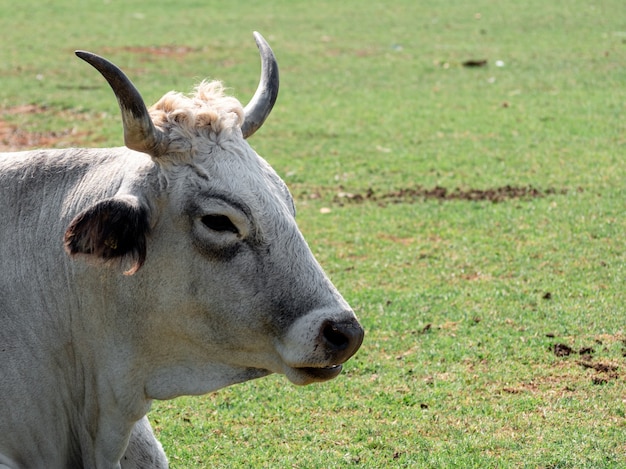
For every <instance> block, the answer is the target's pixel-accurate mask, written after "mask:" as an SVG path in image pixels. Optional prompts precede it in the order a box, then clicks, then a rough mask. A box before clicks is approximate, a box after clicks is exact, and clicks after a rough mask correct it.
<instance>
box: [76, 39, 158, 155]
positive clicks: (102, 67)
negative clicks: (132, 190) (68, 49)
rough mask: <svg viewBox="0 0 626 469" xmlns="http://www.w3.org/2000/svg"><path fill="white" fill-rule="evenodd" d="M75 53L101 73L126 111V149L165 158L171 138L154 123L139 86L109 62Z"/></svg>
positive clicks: (124, 117)
mask: <svg viewBox="0 0 626 469" xmlns="http://www.w3.org/2000/svg"><path fill="white" fill-rule="evenodd" d="M75 54H76V55H77V56H78V57H80V58H81V59H83V60H84V61H85V62H87V63H88V64H90V65H91V66H93V67H94V68H95V69H96V70H98V71H99V72H100V73H101V74H102V76H103V77H104V78H105V79H106V81H107V82H108V83H109V85H110V86H111V89H112V90H113V92H114V93H115V97H116V98H117V102H118V103H119V105H120V111H121V112H122V123H123V125H124V143H125V144H126V146H127V147H128V148H130V149H131V150H136V151H140V152H143V153H147V154H149V155H150V156H152V157H154V158H158V157H159V156H161V155H163V154H164V153H165V151H166V149H167V145H168V139H167V137H166V135H165V134H164V133H163V132H161V131H160V130H159V129H157V128H156V127H155V126H154V124H153V123H152V119H151V118H150V114H148V109H147V108H146V105H145V103H144V101H143V98H142V97H141V94H139V91H137V88H135V85H133V84H132V82H131V81H130V80H129V79H128V77H127V76H126V75H124V73H123V72H122V71H121V70H120V69H119V68H117V66H115V65H114V64H112V63H111V62H109V61H108V60H107V59H105V58H103V57H100V56H98V55H96V54H92V53H91V52H86V51H81V50H77V51H76V52H75Z"/></svg>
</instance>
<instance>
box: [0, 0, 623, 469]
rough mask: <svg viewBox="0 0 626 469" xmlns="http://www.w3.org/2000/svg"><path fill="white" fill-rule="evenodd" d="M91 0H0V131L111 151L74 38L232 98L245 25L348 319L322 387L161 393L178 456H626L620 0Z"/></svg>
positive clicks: (301, 464) (511, 460) (299, 459)
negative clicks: (329, 378)
mask: <svg viewBox="0 0 626 469" xmlns="http://www.w3.org/2000/svg"><path fill="white" fill-rule="evenodd" d="M90 3H91V4H90V5H84V4H81V6H80V7H78V6H76V5H77V4H76V3H75V2H70V1H68V0H59V1H55V2H51V1H50V2H35V1H33V0H23V1H21V2H15V1H8V0H0V10H2V14H1V15H0V31H2V46H1V47H0V82H1V83H2V86H1V87H0V146H2V148H4V149H17V148H24V147H33V146H69V145H85V146H103V145H119V144H121V141H122V140H121V135H120V133H121V132H120V123H119V115H118V109H117V104H116V102H115V99H114V98H113V96H112V94H111V92H110V90H109V88H108V86H107V85H106V84H105V82H104V80H103V79H102V78H101V77H100V76H99V75H98V74H97V73H96V72H95V71H94V70H92V69H91V68H90V67H89V66H87V65H86V64H84V63H82V62H81V61H80V60H78V59H76V58H75V57H74V56H73V54H72V51H73V50H74V49H87V50H92V51H94V52H96V53H101V54H103V55H105V56H107V57H109V58H110V59H111V60H113V61H114V62H115V63H117V64H118V65H120V66H121V67H122V68H123V69H124V70H125V71H126V72H127V73H128V75H129V76H130V77H131V79H132V80H133V81H134V83H135V84H136V85H137V86H138V88H139V89H140V90H141V92H142V94H143V95H144V98H145V99H146V101H147V102H148V103H152V102H154V101H155V100H156V99H158V98H159V97H160V96H161V95H162V94H163V93H164V92H165V91H168V90H170V89H177V90H180V91H189V90H190V89H191V87H192V86H193V84H195V83H197V82H198V81H199V80H200V79H202V78H205V77H214V78H220V79H222V80H224V81H225V83H226V84H227V85H228V86H229V87H231V88H232V90H233V93H234V94H235V95H236V96H238V97H239V98H240V99H241V100H242V101H244V102H245V101H247V99H248V98H249V97H250V96H251V95H252V93H253V91H254V89H255V87H256V83H257V77H258V70H259V64H258V55H257V51H256V48H255V46H254V41H253V38H252V35H251V32H252V31H253V30H259V31H261V32H262V33H263V34H264V35H265V37H266V38H267V39H268V40H269V41H270V43H271V44H272V46H273V48H274V51H275V52H276V55H277V57H278V60H279V63H280V65H281V94H280V96H279V100H278V103H277V106H276V109H275V111H274V112H273V114H272V116H271V117H270V118H269V120H268V122H267V123H266V125H265V127H264V128H263V129H262V130H261V131H260V132H259V133H258V134H257V135H255V136H254V137H253V138H252V139H251V144H252V145H253V146H254V147H255V148H256V149H257V151H258V152H259V153H260V154H262V155H264V156H265V157H266V158H267V159H268V160H269V161H270V163H271V164H272V165H273V166H274V167H275V168H276V169H277V171H278V172H279V173H280V174H281V175H282V176H283V177H284V179H285V180H286V182H287V183H288V184H289V186H290V188H291V190H292V192H293V194H294V196H295V198H296V202H297V206H298V211H299V213H298V219H299V224H300V226H301V229H302V231H303V233H304V234H305V236H306V237H307V239H308V241H309V243H310V244H311V246H312V249H313V250H314V252H315V253H316V255H317V256H318V258H319V260H320V262H321V263H322V265H323V266H324V267H325V268H326V269H327V271H328V273H329V274H330V275H331V277H332V279H333V281H334V282H335V283H336V284H337V286H338V287H339V288H340V290H341V291H342V292H343V293H344V296H345V297H346V299H347V300H348V301H349V302H350V303H351V304H352V305H353V307H354V308H355V309H356V311H357V312H358V315H359V317H360V319H361V320H362V323H363V325H364V326H365V329H366V339H365V342H364V345H363V348H362V349H361V350H360V352H359V353H358V354H357V356H356V357H355V358H354V359H353V360H352V361H350V362H349V363H348V364H347V365H346V367H345V372H344V373H343V374H342V375H341V376H340V377H339V378H338V379H336V380H335V381H333V382H330V383H326V384H323V385H316V386H310V387H305V388H298V387H294V386H292V385H290V384H289V383H288V382H287V381H286V380H285V378H284V377H281V376H272V377H269V378H264V379H262V380H259V381H255V382H249V383H245V384H242V385H237V386H233V387H230V388H227V389H224V390H221V391H219V392H217V393H215V394H211V395H208V396H204V397H189V398H180V399H177V400H174V401H170V402H157V403H155V405H154V407H153V410H152V412H151V414H150V416H151V419H152V421H153V424H154V426H155V428H156V432H157V434H158V435H159V437H160V439H161V440H162V442H163V444H164V446H165V449H166V451H167V453H168V455H169V457H170V460H171V465H172V467H173V468H187V467H214V468H232V467H294V468H343V467H377V468H381V467H463V468H471V467H476V468H488V467H494V468H495V467H498V468H501V467H528V468H584V467H587V468H603V467H604V468H610V467H615V468H618V467H625V466H626V439H625V435H626V358H625V357H626V327H625V320H626V314H625V313H626V311H625V305H626V294H625V290H626V288H625V286H626V285H625V275H626V270H625V264H626V254H625V249H624V248H625V235H624V233H625V230H626V217H625V215H626V197H625V196H626V194H625V192H624V183H625V180H626V163H625V160H624V158H625V154H626V120H625V118H624V116H625V112H626V21H625V18H626V17H625V16H624V14H623V13H624V5H623V2H622V1H618V0H604V1H601V2H587V1H582V0H571V1H569V2H545V1H537V0H530V1H528V2H521V3H520V2H516V1H512V0H504V1H502V2H490V1H486V0H477V1H472V2H469V1H454V2H440V1H434V0H425V1H419V2H416V1H415V0H395V1H389V2H377V1H364V0H363V1H362V0H358V1H357V0H346V1H342V2H336V1H327V0H322V1H319V2H304V1H291V0H289V1H287V0H272V1H259V0H255V1H250V2H240V3H233V2H215V1H212V0H209V1H204V2H194V1H190V0H189V1H188V0H185V1H180V2H171V1H170V2H165V1H161V0H156V1H152V2H146V1H139V0H131V1H126V2H116V1H101V2H90ZM485 60H486V63H484V62H483V61H485Z"/></svg>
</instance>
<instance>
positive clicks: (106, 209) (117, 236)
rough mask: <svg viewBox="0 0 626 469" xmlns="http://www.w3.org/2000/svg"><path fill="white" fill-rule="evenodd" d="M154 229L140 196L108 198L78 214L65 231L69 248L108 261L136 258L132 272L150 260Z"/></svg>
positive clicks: (73, 252) (73, 251)
mask: <svg viewBox="0 0 626 469" xmlns="http://www.w3.org/2000/svg"><path fill="white" fill-rule="evenodd" d="M149 230H150V226H149V222H148V209H147V208H146V207H145V206H143V205H142V204H141V203H140V202H139V200H138V199H137V198H136V197H133V196H127V197H115V198H111V199H105V200H103V201H101V202H98V203H97V204H95V205H93V206H91V207H89V208H88V209H87V210H85V211H83V212H81V213H80V214H78V215H77V216H76V217H75V218H74V219H73V220H72V222H71V223H70V225H69V226H68V228H67V230H66V231H65V250H66V251H67V252H68V253H69V254H70V255H71V256H75V255H77V254H85V255H88V256H89V257H91V258H94V259H97V260H100V261H103V262H106V261H111V260H120V261H122V260H125V259H128V260H130V261H131V262H132V266H131V268H130V269H128V270H127V271H126V272H124V273H125V274H126V275H132V274H134V273H135V272H137V270H139V268H140V267H141V266H142V265H143V263H144V262H145V260H146V237H147V235H148V232H149Z"/></svg>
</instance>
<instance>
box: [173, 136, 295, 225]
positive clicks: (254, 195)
mask: <svg viewBox="0 0 626 469" xmlns="http://www.w3.org/2000/svg"><path fill="white" fill-rule="evenodd" d="M229 140H230V141H229V142H223V144H222V145H214V144H212V143H211V142H205V148H204V149H203V150H200V149H198V150H199V151H198V152H197V153H196V155H195V157H194V158H193V159H192V160H191V161H190V162H189V163H188V164H182V165H175V166H170V165H168V166H166V167H164V168H163V172H164V173H167V175H166V179H168V181H169V184H168V185H169V186H170V191H169V192H170V194H172V195H174V197H176V198H177V199H179V203H182V204H186V203H187V201H189V200H194V199H196V198H197V197H198V196H203V197H206V196H211V195H216V196H217V195H226V196H230V197H228V198H229V199H234V200H240V201H242V202H243V203H244V204H245V205H246V206H247V207H248V208H249V209H250V211H251V212H254V213H264V212H267V211H271V212H276V211H280V212H283V211H284V209H286V210H287V212H288V213H290V214H291V215H292V216H294V215H295V207H294V202H293V198H292V196H291V194H290V193H289V189H288V188H287V186H286V184H285V183H284V182H283V180H282V179H281V178H280V176H279V175H278V174H277V173H276V171H274V169H273V168H272V167H271V166H270V165H269V164H268V163H267V162H266V161H265V160H264V159H263V158H261V157H260V156H259V155H257V153H256V152H255V151H254V150H253V149H252V148H251V147H250V146H249V145H248V143H247V142H246V141H245V140H244V139H243V138H241V134H239V138H237V136H236V135H232V136H231V139H229Z"/></svg>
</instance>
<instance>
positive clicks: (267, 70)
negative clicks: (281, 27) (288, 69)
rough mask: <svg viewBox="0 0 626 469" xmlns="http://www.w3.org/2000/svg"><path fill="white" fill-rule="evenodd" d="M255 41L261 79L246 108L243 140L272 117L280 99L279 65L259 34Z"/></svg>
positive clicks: (255, 36) (256, 35)
mask: <svg viewBox="0 0 626 469" xmlns="http://www.w3.org/2000/svg"><path fill="white" fill-rule="evenodd" d="M254 39H255V41H256V45H257V47H258V48H259V53H260V54H261V79H260V81H259V86H258V87H257V89H256V92H255V93H254V96H253V97H252V99H251V100H250V102H249V103H248V104H247V105H246V107H245V108H244V112H245V116H246V117H245V120H244V122H243V125H242V126H241V132H242V133H243V138H248V137H250V136H251V135H252V134H254V132H256V131H257V130H259V128H260V127H261V126H262V125H263V122H265V119H267V116H269V115H270V112H271V111H272V108H273V107H274V103H275V102H276V98H277V97H278V63H277V62H276V57H275V56H274V52H272V49H271V47H270V46H269V44H268V43H267V41H266V40H265V39H264V38H263V36H261V35H260V34H259V33H258V32H256V31H255V32H254Z"/></svg>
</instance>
